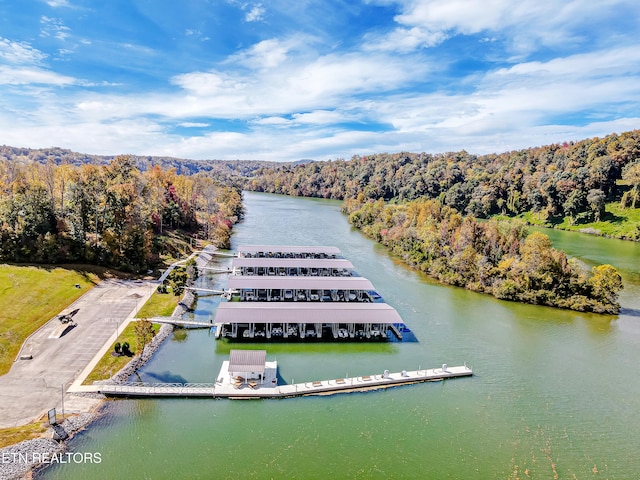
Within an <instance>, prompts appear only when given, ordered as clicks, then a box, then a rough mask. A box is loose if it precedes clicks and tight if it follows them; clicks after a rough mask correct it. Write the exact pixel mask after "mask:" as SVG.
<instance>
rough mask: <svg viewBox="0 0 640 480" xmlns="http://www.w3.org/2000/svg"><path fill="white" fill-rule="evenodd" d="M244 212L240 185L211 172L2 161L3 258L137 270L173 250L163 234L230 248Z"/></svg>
mask: <svg viewBox="0 0 640 480" xmlns="http://www.w3.org/2000/svg"><path fill="white" fill-rule="evenodd" d="M241 216H242V197H241V193H240V191H239V190H238V189H237V188H232V187H228V186H225V185H223V184H221V183H220V182H218V181H216V180H215V179H214V178H212V177H211V176H207V175H205V174H197V175H193V176H185V175H178V174H177V173H176V172H175V170H174V169H169V170H164V169H162V168H160V167H159V166H154V167H151V168H149V169H146V170H141V169H140V168H138V165H137V164H136V161H135V160H134V159H133V158H132V157H129V156H119V157H115V158H114V159H113V160H111V161H110V163H108V164H106V165H104V164H103V165H96V164H90V163H86V164H81V165H78V166H76V165H71V164H64V163H63V164H60V165H58V164H56V163H55V162H54V161H48V162H46V163H40V162H34V161H29V160H23V161H16V160H15V158H12V159H0V259H1V260H2V261H12V262H38V263H59V262H64V263H70V262H73V263H75V262H78V263H91V264H97V265H105V266H109V267H115V268H118V269H120V270H123V271H132V272H139V271H143V270H145V269H147V268H149V267H150V266H152V265H154V264H156V263H157V262H158V260H159V255H160V254H161V253H163V252H165V251H166V250H167V249H168V248H170V243H169V242H168V241H167V237H166V233H167V232H168V231H171V230H176V229H180V230H182V231H184V232H187V233H188V234H189V235H191V236H192V237H197V238H201V239H206V240H210V241H212V242H214V243H215V244H216V245H219V246H221V247H226V248H228V247H229V238H230V235H231V227H232V225H233V224H234V223H236V222H237V221H238V220H239V218H240V217H241Z"/></svg>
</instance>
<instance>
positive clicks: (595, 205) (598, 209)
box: [587, 188, 606, 222]
mask: <svg viewBox="0 0 640 480" xmlns="http://www.w3.org/2000/svg"><path fill="white" fill-rule="evenodd" d="M605 200H606V196H605V194H604V192H603V191H602V190H600V189H595V188H594V189H591V190H589V193H588V194H587V203H589V206H590V207H591V211H592V212H593V216H594V218H595V220H596V222H597V221H600V218H602V215H603V214H604V205H605Z"/></svg>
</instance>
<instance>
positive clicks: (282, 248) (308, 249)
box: [238, 245, 340, 255]
mask: <svg viewBox="0 0 640 480" xmlns="http://www.w3.org/2000/svg"><path fill="white" fill-rule="evenodd" d="M238 252H240V253H260V252H265V253H325V254H330V255H340V249H339V248H338V247H325V246H300V245H240V246H239V247H238Z"/></svg>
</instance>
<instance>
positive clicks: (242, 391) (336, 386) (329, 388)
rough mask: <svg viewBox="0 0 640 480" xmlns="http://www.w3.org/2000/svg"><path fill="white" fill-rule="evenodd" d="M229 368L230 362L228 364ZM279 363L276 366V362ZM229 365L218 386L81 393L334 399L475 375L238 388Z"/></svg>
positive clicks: (443, 372) (430, 372) (450, 370)
mask: <svg viewBox="0 0 640 480" xmlns="http://www.w3.org/2000/svg"><path fill="white" fill-rule="evenodd" d="M224 363H225V364H227V363H228V362H224ZM274 363H275V362H274ZM224 369H225V365H223V367H222V369H221V375H220V377H219V379H218V381H217V382H216V383H197V384H196V383H185V384H181V383H123V384H109V383H104V384H94V385H82V386H80V387H78V388H77V389H75V390H74V391H77V392H95V393H102V394H104V395H107V396H115V397H200V398H202V397H209V398H229V399H261V398H265V399H266V398H290V397H302V396H310V395H334V394H338V393H349V392H363V391H368V390H380V389H384V388H391V387H397V386H401V385H409V384H412V383H421V382H431V381H439V380H445V379H448V378H456V377H469V376H472V375H473V371H472V370H471V369H470V368H469V367H467V366H466V365H463V366H458V367H448V366H446V365H443V368H431V369H426V370H413V371H402V372H396V373H387V372H385V373H383V374H378V375H365V376H358V377H349V378H337V379H333V380H320V381H313V382H304V383H294V384H290V385H276V384H275V383H273V385H271V384H270V382H265V384H260V385H257V386H253V387H252V386H251V385H249V384H248V383H246V384H241V385H234V384H232V383H231V379H230V378H229V376H228V375H225V370H224Z"/></svg>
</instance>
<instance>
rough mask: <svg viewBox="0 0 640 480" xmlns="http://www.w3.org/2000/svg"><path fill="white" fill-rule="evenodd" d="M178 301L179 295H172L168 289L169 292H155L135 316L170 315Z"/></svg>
mask: <svg viewBox="0 0 640 480" xmlns="http://www.w3.org/2000/svg"><path fill="white" fill-rule="evenodd" d="M179 301H180V296H176V295H174V294H173V293H172V292H171V291H169V293H158V292H155V293H154V294H153V295H151V298H150V299H149V301H148V302H147V303H145V304H144V306H143V307H142V308H141V309H140V311H139V312H138V315H137V317H138V318H149V317H170V316H171V314H172V313H173V311H174V310H175V309H176V307H177V306H178V302H179ZM129 343H131V342H129Z"/></svg>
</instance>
